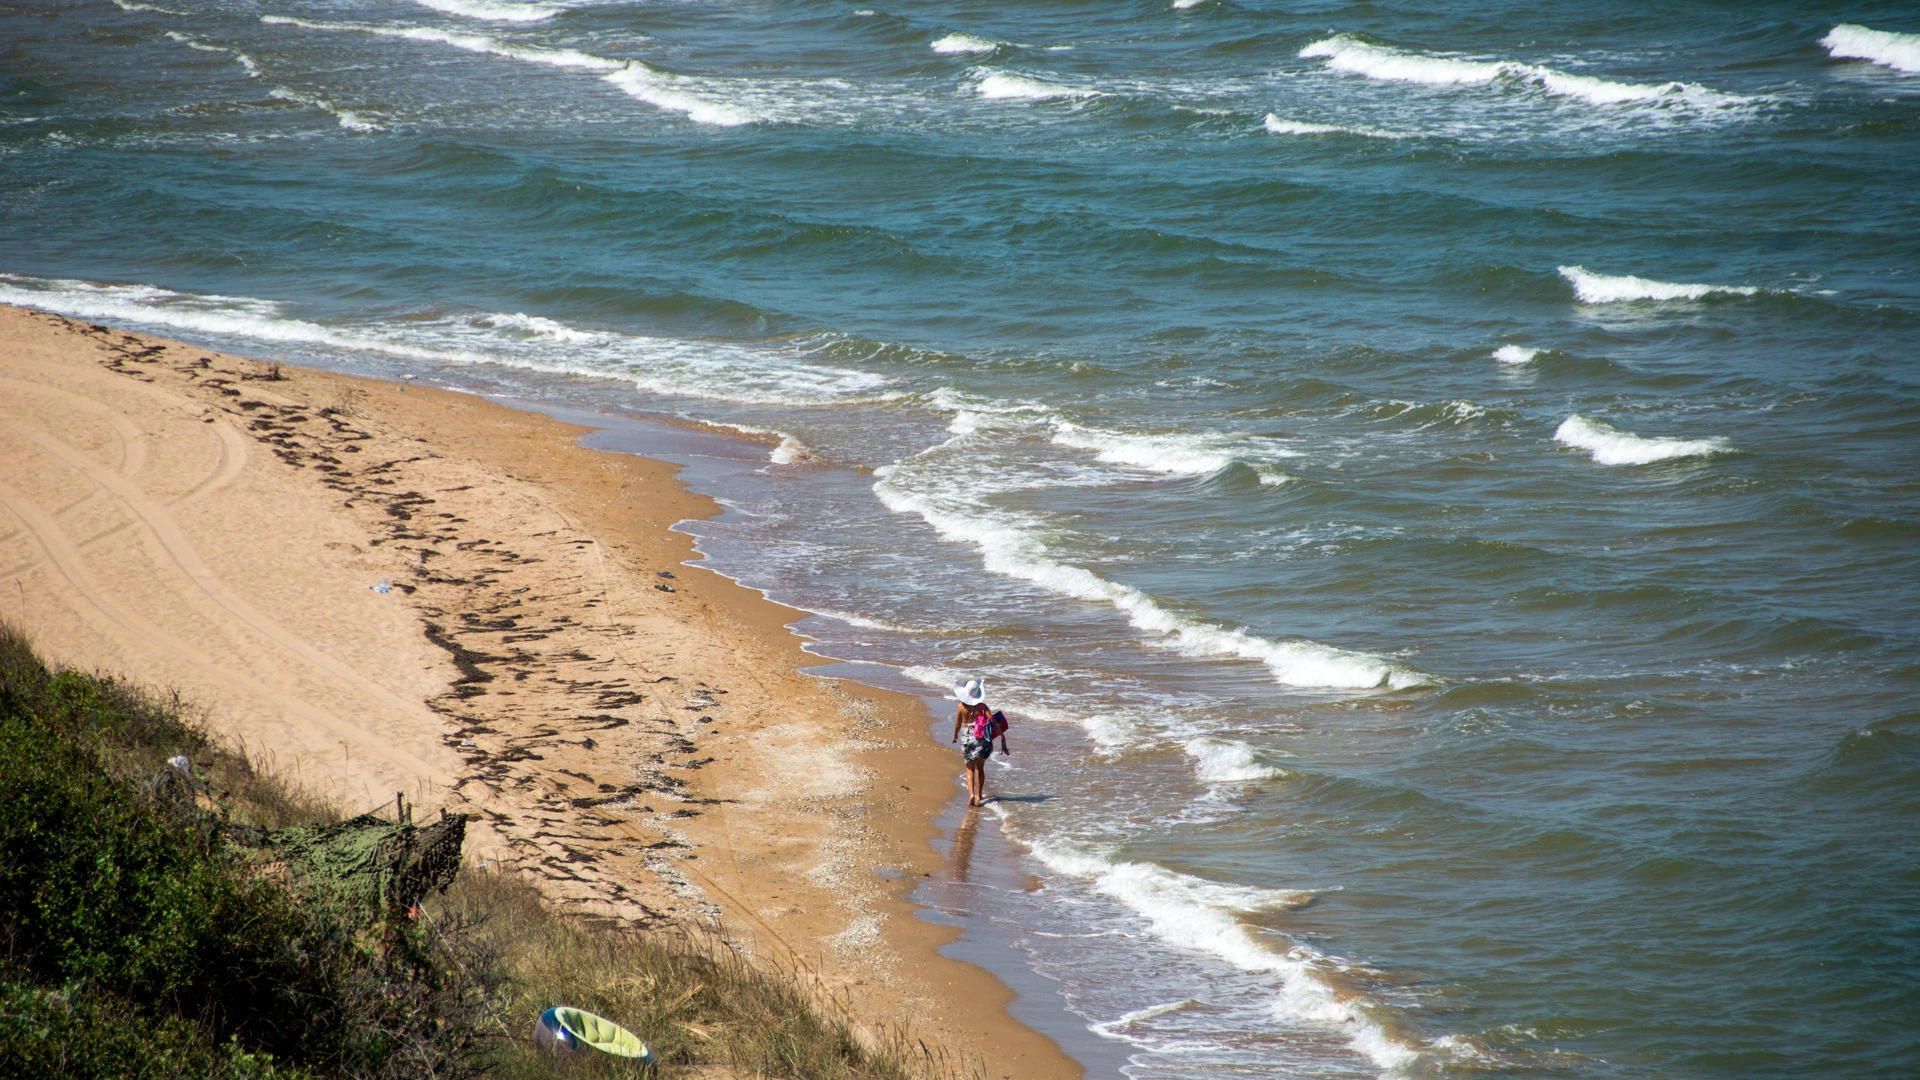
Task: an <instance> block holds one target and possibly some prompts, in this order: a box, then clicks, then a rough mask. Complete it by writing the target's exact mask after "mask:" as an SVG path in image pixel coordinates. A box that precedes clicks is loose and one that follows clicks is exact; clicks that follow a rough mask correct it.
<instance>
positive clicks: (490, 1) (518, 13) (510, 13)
mask: <svg viewBox="0 0 1920 1080" xmlns="http://www.w3.org/2000/svg"><path fill="white" fill-rule="evenodd" d="M413 2H414V3H416V4H419V5H420V6H421V7H427V8H432V9H433V10H435V11H438V12H440V13H441V14H443V15H458V16H460V17H462V18H466V19H485V20H487V21H489V22H540V21H541V20H543V19H551V18H553V17H554V16H555V15H558V14H560V13H561V12H562V11H565V10H566V9H565V8H559V7H547V6H545V5H542V4H533V3H524V4H516V3H509V2H506V0H413Z"/></svg>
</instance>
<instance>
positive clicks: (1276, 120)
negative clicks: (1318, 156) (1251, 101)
mask: <svg viewBox="0 0 1920 1080" xmlns="http://www.w3.org/2000/svg"><path fill="white" fill-rule="evenodd" d="M1261 126H1262V127H1264V128H1266V130H1267V134H1269V135H1358V136H1361V137H1362V138H1367V139H1399V138H1404V137H1405V136H1401V135H1396V134H1394V133H1393V132H1391V131H1381V130H1380V129H1378V128H1367V127H1343V126H1341V125H1339V124H1309V123H1305V122H1303V121H1299V120H1282V119H1281V118H1280V117H1278V116H1275V115H1274V114H1272V113H1268V114H1267V116H1266V119H1265V120H1263V121H1262V122H1261Z"/></svg>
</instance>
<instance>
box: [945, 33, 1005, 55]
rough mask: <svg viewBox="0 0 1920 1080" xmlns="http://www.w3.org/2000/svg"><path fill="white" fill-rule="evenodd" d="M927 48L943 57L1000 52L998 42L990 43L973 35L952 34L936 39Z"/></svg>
mask: <svg viewBox="0 0 1920 1080" xmlns="http://www.w3.org/2000/svg"><path fill="white" fill-rule="evenodd" d="M927 48H929V49H932V50H933V51H934V52H937V53H939V54H940V55H942V56H965V55H968V54H976V55H979V54H985V53H991V52H998V51H999V49H1000V43H999V42H997V41H989V40H987V39H986V38H983V37H975V36H974V35H972V34H964V33H952V34H948V35H946V36H945V37H942V38H937V39H935V40H934V41H933V43H932V44H930V45H928V46H927Z"/></svg>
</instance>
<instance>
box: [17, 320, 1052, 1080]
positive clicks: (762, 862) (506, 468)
mask: <svg viewBox="0 0 1920 1080" xmlns="http://www.w3.org/2000/svg"><path fill="white" fill-rule="evenodd" d="M583 430H584V429H581V428H577V427H572V426H568V425H564V424H560V423H557V422H554V421H552V420H549V419H547V418H544V417H540V416H535V415H532V414H528V413H523V412H518V411H515V410H512V409H508V408H505V407H502V406H498V405H494V404H492V403H489V402H487V401H484V400H481V399H479V398H475V397H471V396H468V395H462V394H457V393H450V392H445V391H439V390H433V389H428V388H424V387H415V386H402V385H400V384H395V383H386V382H379V381H373V380H367V379H357V378H352V377H348V376H342V375H335V374H330V373H326V372H319V371H311V370H305V369H297V368H290V367H285V368H283V367H278V366H275V365H268V364H264V363H260V362H257V361H252V360H247V359H242V358H238V357H232V356H227V355H223V354H220V353H215V352H211V351H209V350H205V349H200V348H196V347H193V346H189V345H183V344H179V343H176V342H170V341H166V340H164V339H158V338H151V337H147V336H144V335H139V334H131V333H124V332H121V331H118V330H113V329H109V328H106V327H101V326H90V325H88V324H86V323H78V322H73V321H70V320H68V319H65V318H62V317H60V316H57V315H48V314H44V313H40V312H33V311H27V310H23V309H18V308H7V307H0V590H4V591H3V592H0V616H4V617H5V618H7V619H9V620H12V621H14V622H16V623H17V624H18V625H20V626H22V627H23V628H24V629H25V630H26V631H27V632H28V633H29V634H30V635H32V637H33V639H34V641H35V643H36V644H37V645H38V646H39V648H40V649H41V650H42V652H43V653H44V654H45V655H47V656H48V657H49V658H50V659H52V660H54V661H56V662H58V663H62V664H66V665H70V666H75V667H81V668H87V669H99V670H102V671H106V672H112V673H118V674H124V675H126V676H128V677H130V678H132V679H135V680H137V681H140V682H144V683H148V684H155V685H161V686H168V687H174V688H177V689H178V690H179V692H180V693H181V695H182V696H183V697H185V698H187V699H188V700H190V701H192V702H194V703H196V704H198V705H199V706H201V707H203V708H204V709H205V710H206V717H207V722H208V725H209V726H210V727H211V728H212V729H213V730H215V731H216V732H220V733H224V734H226V735H228V736H230V737H232V738H234V739H237V740H239V741H241V742H243V743H244V744H245V746H246V747H247V749H248V750H249V751H250V752H252V753H253V754H254V755H256V757H258V758H261V759H264V760H265V761H267V762H268V763H270V764H271V765H272V766H273V767H276V768H278V769H279V770H281V771H282V772H284V773H287V774H289V775H291V776H292V777H294V778H296V779H297V780H298V781H299V782H301V783H302V784H304V785H306V786H308V787H309V788H311V789H314V790H316V791H318V792H321V793H324V794H327V795H329V796H331V797H333V798H334V799H336V800H337V801H338V802H340V803H341V804H342V805H343V806H344V807H345V808H347V809H349V810H353V811H359V810H364V809H369V808H374V807H379V806H389V807H390V806H392V804H393V802H394V798H395V794H396V793H405V795H406V797H407V799H408V800H409V801H410V802H412V803H414V804H415V805H416V806H417V807H419V808H420V810H421V811H424V812H432V811H435V810H437V809H439V808H441V807H445V808H446V809H448V810H449V811H465V812H467V813H470V814H473V815H476V821H475V823H474V827H473V828H472V830H471V832H470V836H471V840H470V842H469V856H470V858H471V859H473V860H474V861H489V862H496V863H499V864H501V865H505V866H510V867H514V868H517V869H519V870H520V871H522V872H523V873H525V874H527V875H529V877H530V878H531V879H532V880H534V881H535V882H536V883H537V884H539V886H540V887H541V889H542V890H543V891H544V892H545V894H546V895H547V896H548V897H549V898H550V899H551V900H552V901H553V902H554V903H555V904H556V905H559V906H561V907H563V908H566V909H570V910H573V911H576V912H579V913H580V914H582V915H584V916H589V917H604V918H614V919H619V920H623V921H628V922H634V923H643V924H645V923H664V922H669V921H673V920H718V921H719V922H720V924H721V925H722V926H723V927H724V930H725V932H726V933H727V934H728V935H730V936H731V937H733V938H734V939H735V940H737V941H739V942H740V943H741V944H742V945H743V946H744V947H746V948H747V949H748V950H750V951H751V952H753V953H754V954H755V955H758V956H761V957H763V958H766V959H767V960H769V961H771V962H774V963H777V964H779V965H782V966H784V967H786V968H788V969H790V970H798V971H800V972H802V973H804V974H805V975H806V976H809V977H812V978H817V979H818V980H819V983H818V985H819V986H820V987H821V988H822V990H823V992H824V993H826V994H829V995H832V996H836V997H839V998H841V999H842V1000H844V1001H845V1002H846V1003H847V1005H848V1008H849V1009H850V1012H851V1014H852V1016H853V1017H855V1018H856V1020H857V1021H858V1022H859V1023H860V1024H861V1025H862V1026H863V1027H867V1028H870V1029H872V1030H883V1029H886V1028H889V1027H895V1028H897V1027H898V1026H901V1025H907V1026H910V1028H911V1030H912V1032H913V1034H914V1035H916V1036H918V1037H920V1038H923V1039H925V1040H926V1041H927V1042H928V1043H929V1044H933V1045H940V1046H944V1047H946V1048H947V1049H948V1050H949V1051H951V1052H953V1053H956V1054H958V1055H960V1056H962V1057H964V1058H970V1059H974V1060H977V1061H979V1062H982V1063H983V1065H984V1068H983V1072H984V1074H985V1075H987V1076H991V1077H1009V1078H1019V1080H1043V1078H1049V1077H1071V1076H1079V1075H1080V1074H1081V1070H1080V1068H1079V1066H1078V1065H1077V1064H1075V1063H1074V1062H1073V1061H1072V1060H1071V1059H1069V1058H1067V1057H1066V1056H1065V1055H1064V1054H1063V1053H1062V1052H1061V1051H1060V1050H1059V1048H1058V1047H1057V1046H1056V1045H1055V1044H1054V1043H1053V1042H1052V1041H1051V1040H1050V1039H1047V1038H1045V1037H1044V1036H1041V1035H1039V1034H1037V1033H1035V1032H1033V1031H1031V1030H1030V1029H1028V1028H1025V1027H1023V1026H1021V1025H1020V1024H1018V1023H1016V1022H1015V1021H1014V1020H1012V1019H1011V1018H1010V1017H1008V1016H1007V1014H1006V1012H1005V1003H1006V1002H1007V1001H1008V1000H1009V998H1010V997H1011V995H1010V993H1009V992H1008V991H1007V990H1006V988H1005V987H1004V986H1002V985H1001V984H1000V983H999V982H998V981H997V980H995V979H994V978H993V977H992V976H990V975H988V974H987V973H986V972H984V971H982V970H980V969H979V968H976V967H974V966H972V965H968V964H965V963H961V962H959V961H954V960H949V959H946V958H943V957H940V956H939V955H938V954H937V953H936V952H935V950H936V949H937V948H938V947H939V946H940V945H941V944H943V943H945V942H946V941H948V940H951V938H952V935H953V931H951V930H949V929H946V928H942V927H936V926H932V925H929V924H927V923H924V922H922V921H920V920H918V919H916V918H915V917H914V907H913V905H912V904H911V903H909V902H908V901H906V900H905V899H904V896H905V894H906V893H907V892H908V891H910V889H911V888H912V885H913V883H914V882H916V881H918V880H920V879H921V878H922V877H923V876H924V875H929V874H936V873H939V872H941V865H940V860H939V858H938V857H937V856H936V855H935V854H934V853H933V851H932V850H931V848H930V847H929V845H928V840H929V839H930V838H931V837H933V836H934V835H935V831H934V829H933V827H932V825H931V821H932V817H933V814H934V812H935V811H936V810H937V809H938V808H939V807H940V806H942V805H944V804H946V803H947V802H948V801H950V800H951V799H952V798H954V797H955V787H954V775H955V773H956V772H957V768H956V764H957V763H956V761H955V759H954V758H953V757H952V756H950V755H948V754H946V753H943V752H942V751H940V750H938V749H936V748H935V747H933V746H932V745H930V743H929V741H928V739H927V736H926V727H927V720H928V717H927V714H926V712H925V710H924V708H923V707H922V705H921V703H920V702H919V701H918V700H915V699H912V698H908V697H904V696H900V695H894V694H888V693H884V692H880V691H875V690H871V689H868V688H865V687H861V686H857V685H853V684H847V683H836V682H831V681H824V680H820V679H816V678H812V677H809V676H805V675H800V674H797V672H796V668H797V667H799V666H803V665H805V664H808V663H817V662H818V661H817V660H815V659H813V658H810V657H808V656H807V655H806V654H804V653H803V652H801V650H800V647H799V646H800V640H799V639H798V638H796V637H795V636H794V635H793V634H792V633H791V632H790V631H789V630H788V629H787V627H786V624H787V623H788V622H789V621H791V620H792V619H793V618H794V616H795V612H794V611H792V609H788V608H783V607H781V606H779V605H777V604H773V603H770V602H768V601H767V600H765V599H764V598H762V597H761V596H760V595H759V594H758V593H756V592H753V591H751V590H749V589H745V588H742V587H740V586H738V585H736V584H734V583H732V582H730V581H728V580H726V579H724V578H722V577H720V576H718V575H715V574H711V573H708V572H705V571H702V570H699V569H697V568H695V567H690V566H687V565H683V563H685V562H686V560H688V559H690V558H693V557H694V552H693V550H692V543H691V541H690V540H689V539H688V538H687V537H686V536H684V535H681V534H678V533H673V532H670V531H669V527H670V526H671V525H672V524H674V523H675V522H677V521H681V520H684V519H687V518H691V517H700V516H705V515H708V514H711V513H713V512H715V510H716V509H717V507H715V506H714V505H713V504H712V503H711V502H710V501H708V500H706V499H703V498H699V497H696V496H693V495H690V494H689V493H688V492H686V491H685V490H684V489H683V488H682V487H681V486H680V485H679V484H678V483H677V482H676V481H675V479H674V470H673V467H672V466H669V465H665V464H662V463H660V462H655V461H649V460H645V459H642V458H637V457H633V456H630V455H622V454H606V453H598V452H594V451H589V450H584V449H581V448H579V447H577V446H575V445H574V441H575V439H576V438H577V436H578V435H579V434H581V432H582V431H583ZM668 575H671V576H668ZM383 578H384V579H386V580H387V581H389V582H390V583H391V588H390V591H388V592H386V593H381V592H378V591H375V589H374V588H373V586H374V585H375V584H376V583H378V582H379V581H380V580H381V579H383ZM876 867H880V868H890V870H892V871H896V872H898V874H899V876H900V878H901V880H898V881H890V880H888V879H885V878H883V877H881V876H880V875H879V874H876V873H875V872H874V868H876ZM955 1018H965V1021H964V1022H965V1029H964V1030H962V1029H961V1028H960V1027H959V1026H958V1025H956V1024H954V1023H952V1021H953V1020H954V1019H955Z"/></svg>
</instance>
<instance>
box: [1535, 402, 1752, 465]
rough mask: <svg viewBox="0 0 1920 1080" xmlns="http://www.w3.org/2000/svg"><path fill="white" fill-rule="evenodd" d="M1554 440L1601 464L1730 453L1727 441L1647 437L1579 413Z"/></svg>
mask: <svg viewBox="0 0 1920 1080" xmlns="http://www.w3.org/2000/svg"><path fill="white" fill-rule="evenodd" d="M1553 441H1555V442H1557V443H1560V444H1562V445H1565V446H1571V447H1573V448H1575V449H1577V450H1585V451H1586V452H1587V454H1588V455H1589V456H1590V457H1592V458H1593V460H1594V462H1595V463H1596V464H1599V465H1650V464H1652V463H1654V462H1656V461H1672V460H1674V459H1676V458H1690V457H1712V456H1713V455H1715V454H1725V453H1731V452H1732V449H1733V448H1732V447H1731V446H1729V445H1728V444H1727V440H1725V439H1721V438H1713V439H1648V438H1642V437H1641V436H1638V435H1635V434H1634V433H1632V432H1630V431H1621V430H1620V429H1619V428H1616V427H1614V426H1613V425H1612V424H1609V423H1607V422H1606V421H1604V420H1592V419H1588V418H1587V417H1584V416H1581V415H1580V414H1578V413H1575V414H1573V415H1572V416H1569V417H1567V418H1566V419H1565V420H1563V421H1561V422H1560V426H1559V427H1558V428H1557V429H1555V430H1554V433H1553Z"/></svg>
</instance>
